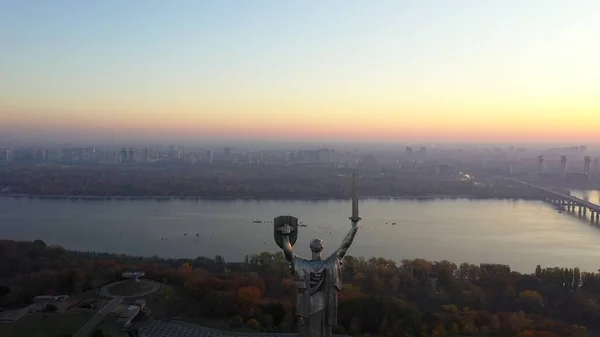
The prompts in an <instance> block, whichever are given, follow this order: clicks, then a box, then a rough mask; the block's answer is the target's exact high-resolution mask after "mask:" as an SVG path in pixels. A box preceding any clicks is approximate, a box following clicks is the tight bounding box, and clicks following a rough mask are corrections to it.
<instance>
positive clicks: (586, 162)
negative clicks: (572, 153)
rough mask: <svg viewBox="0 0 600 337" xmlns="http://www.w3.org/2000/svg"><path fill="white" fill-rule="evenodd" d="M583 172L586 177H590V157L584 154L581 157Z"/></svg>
mask: <svg viewBox="0 0 600 337" xmlns="http://www.w3.org/2000/svg"><path fill="white" fill-rule="evenodd" d="M583 173H584V174H585V175H587V176H588V178H591V176H592V158H590V157H589V156H586V157H585V158H584V159H583Z"/></svg>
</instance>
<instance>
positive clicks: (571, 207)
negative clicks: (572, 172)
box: [503, 177, 600, 223]
mask: <svg viewBox="0 0 600 337" xmlns="http://www.w3.org/2000/svg"><path fill="white" fill-rule="evenodd" d="M503 178H504V179H506V180H509V181H513V182H516V183H520V184H523V185H525V186H528V187H531V188H533V189H536V190H538V191H540V192H543V193H544V197H543V199H544V200H545V201H547V202H549V203H551V204H553V205H557V206H559V207H563V208H564V209H565V210H566V211H568V212H575V208H577V209H578V213H579V216H580V217H587V211H588V210H589V211H590V221H591V222H592V223H600V205H596V204H594V203H591V202H589V201H587V200H583V199H580V198H577V197H574V196H572V195H568V194H564V193H562V192H559V191H556V190H553V189H550V188H546V187H542V186H538V185H534V184H530V183H528V182H525V181H521V180H517V179H513V178H507V177H503Z"/></svg>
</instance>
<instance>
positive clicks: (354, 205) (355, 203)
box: [350, 172, 360, 223]
mask: <svg viewBox="0 0 600 337" xmlns="http://www.w3.org/2000/svg"><path fill="white" fill-rule="evenodd" d="M358 192H359V188H358V173H356V172H354V174H352V216H351V217H350V221H352V222H353V223H357V222H359V221H360V217H359V216H358Z"/></svg>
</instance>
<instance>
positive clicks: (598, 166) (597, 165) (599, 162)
mask: <svg viewBox="0 0 600 337" xmlns="http://www.w3.org/2000/svg"><path fill="white" fill-rule="evenodd" d="M594 173H600V158H594Z"/></svg>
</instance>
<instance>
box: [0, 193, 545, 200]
mask: <svg viewBox="0 0 600 337" xmlns="http://www.w3.org/2000/svg"><path fill="white" fill-rule="evenodd" d="M0 198H13V199H40V200H42V199H64V200H98V201H100V200H105V201H107V200H156V201H176V200H180V201H181V200H185V201H187V200H194V201H207V200H208V201H210V200H224V201H231V200H260V201H293V200H316V201H319V200H350V199H351V197H350V196H348V197H289V198H285V197H253V196H245V197H243V196H242V197H192V196H95V195H47V194H46V195H42V194H41V195H37V194H0ZM360 198H361V199H363V200H385V199H387V200H390V199H391V200H423V201H425V200H445V199H453V200H454V199H470V200H540V199H536V198H526V197H484V196H472V195H460V194H450V195H440V194H437V195H421V196H412V195H396V196H394V195H390V196H386V195H383V196H361V197H360Z"/></svg>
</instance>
